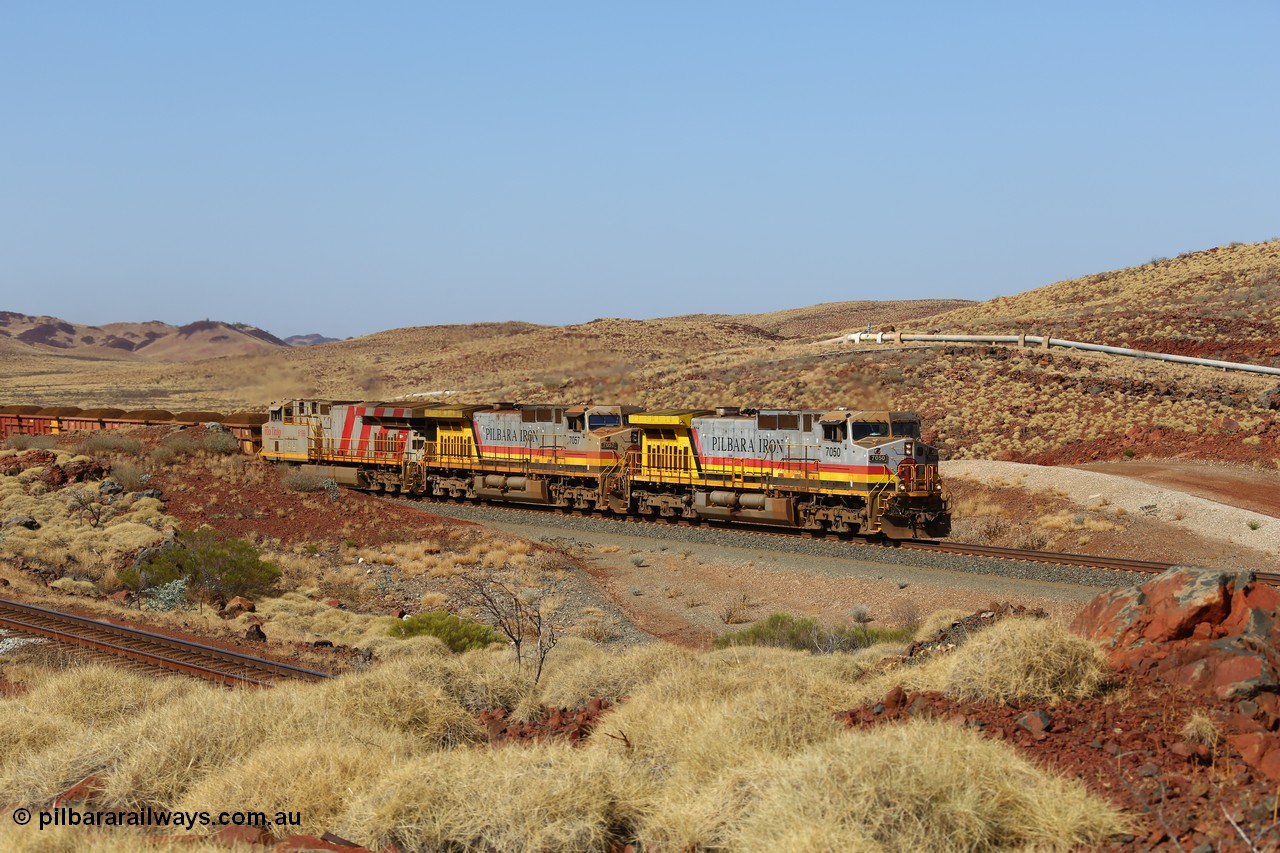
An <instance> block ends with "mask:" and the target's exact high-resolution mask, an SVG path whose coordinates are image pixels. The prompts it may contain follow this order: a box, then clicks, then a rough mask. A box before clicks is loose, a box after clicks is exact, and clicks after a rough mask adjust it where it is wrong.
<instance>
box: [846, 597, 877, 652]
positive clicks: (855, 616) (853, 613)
mask: <svg viewBox="0 0 1280 853" xmlns="http://www.w3.org/2000/svg"><path fill="white" fill-rule="evenodd" d="M849 620H850V621H851V622H854V623H856V624H857V625H858V626H859V627H861V628H862V639H863V645H871V642H870V632H869V631H868V630H867V626H868V625H870V624H871V623H872V622H874V621H875V617H874V616H872V615H871V611H870V610H868V609H867V607H866V605H865V604H855V605H853V607H851V608H850V609H849Z"/></svg>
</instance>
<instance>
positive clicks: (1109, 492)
mask: <svg viewBox="0 0 1280 853" xmlns="http://www.w3.org/2000/svg"><path fill="white" fill-rule="evenodd" d="M942 476H943V477H944V478H947V479H963V480H973V481H976V482H979V483H985V484H988V485H997V486H1016V487H1018V488H1022V489H1027V490H1029V491H1043V492H1057V493H1060V494H1063V495H1064V496H1066V497H1067V498H1068V499H1070V500H1071V501H1073V502H1075V503H1078V504H1081V505H1088V504H1091V503H1095V502H1097V501H1099V500H1106V501H1107V503H1108V504H1109V505H1111V506H1114V507H1122V508H1123V509H1124V510H1125V512H1128V513H1132V514H1135V515H1139V516H1146V517H1149V518H1156V519H1159V520H1160V521H1162V522H1164V523H1166V524H1170V525H1174V526H1176V527H1179V528H1182V529H1184V530H1186V531H1188V532H1190V533H1194V534H1195V535H1196V536H1199V537H1202V538H1205V539H1216V540H1218V541H1220V542H1224V543H1229V544H1231V545H1236V546H1243V547H1247V548H1252V549H1255V550H1258V551H1263V552H1266V553H1269V554H1272V555H1278V556H1280V520H1277V519H1275V518H1272V517H1271V516H1267V515H1262V514H1261V513H1257V512H1252V511H1250V510H1247V509H1239V508H1237V507H1233V506H1228V505H1226V504H1222V503H1218V502H1216V501H1212V500H1209V499H1207V498H1201V497H1196V496H1195V495H1189V494H1186V493H1185V492H1179V491H1175V490H1173V489H1166V488H1162V487H1160V486H1156V485H1152V484H1150V483H1144V482H1141V481H1139V480H1134V479H1131V478H1129V477H1122V476H1118V475H1114V474H1102V473H1099V472H1096V471H1080V470H1076V469H1073V468H1062V467H1048V466H1044V465H1026V464H1023V463H1020V462H994V461H991V460H985V459H984V460H958V461H954V462H943V463H942Z"/></svg>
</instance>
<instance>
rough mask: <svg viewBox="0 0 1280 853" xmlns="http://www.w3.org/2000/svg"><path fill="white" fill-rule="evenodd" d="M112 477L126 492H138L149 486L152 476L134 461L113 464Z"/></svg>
mask: <svg viewBox="0 0 1280 853" xmlns="http://www.w3.org/2000/svg"><path fill="white" fill-rule="evenodd" d="M111 479H113V480H115V481H116V482H117V483H119V484H120V487H121V488H123V489H124V490H125V491H126V492H138V491H141V490H143V489H145V488H146V487H147V481H148V480H149V479H151V478H150V476H149V475H148V474H147V473H146V472H145V471H143V470H142V468H140V467H139V466H137V465H134V464H133V463H132V462H117V463H116V464H115V465H112V466H111Z"/></svg>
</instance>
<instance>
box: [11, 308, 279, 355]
mask: <svg viewBox="0 0 1280 853" xmlns="http://www.w3.org/2000/svg"><path fill="white" fill-rule="evenodd" d="M0 338H5V339H8V340H9V341H11V342H14V343H17V344H19V345H20V346H18V347H10V348H8V349H9V351H11V352H15V353H18V352H23V351H24V350H23V348H22V347H23V346H25V347H30V348H31V349H32V350H34V351H35V352H59V353H64V354H68V355H76V356H79V357H88V358H110V359H119V358H129V357H130V356H132V357H136V358H140V359H145V360H149V361H165V362H175V361H197V360H200V359H204V358H217V357H219V356H227V355H245V354H248V353H251V352H257V351H260V350H264V349H277V348H280V347H285V346H288V344H286V343H285V342H284V341H282V340H280V339H279V338H277V337H276V336H275V335H272V334H271V333H270V332H266V331H263V330H262V329H259V328H257V327H256V326H250V325H248V324H247V323H224V322H220V321H215V320H201V321H198V322H195V323H188V324H187V325H185V326H173V325H170V324H168V323H162V322H160V321H158V320H151V321H147V322H140V323H106V324H104V325H102V326H86V325H82V324H79V323H71V322H68V321H66V320H62V319H59V318H57V317H48V316H30V315H27V314H19V313H17V312H13V311H0Z"/></svg>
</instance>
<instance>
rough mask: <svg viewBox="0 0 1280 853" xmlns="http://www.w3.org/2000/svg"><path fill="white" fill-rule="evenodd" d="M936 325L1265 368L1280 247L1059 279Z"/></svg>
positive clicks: (1279, 341) (933, 323) (1278, 327)
mask: <svg viewBox="0 0 1280 853" xmlns="http://www.w3.org/2000/svg"><path fill="white" fill-rule="evenodd" d="M928 326H929V330H935V329H936V330H938V331H939V332H992V333H1000V334H1016V333H1018V332H1020V331H1022V332H1028V333H1032V334H1044V333H1052V334H1053V335H1054V336H1055V337H1060V338H1069V339H1072V340H1081V341H1089V342H1093V343H1107V344H1113V345H1117V346H1130V347H1134V348H1137V349H1146V350H1153V351H1158V352H1168V353H1176V354H1180V355H1193V356H1200V357H1204V358H1221V359H1227V360H1233V361H1249V362H1262V363H1266V362H1268V361H1269V360H1271V359H1277V358H1280V240H1273V241H1271V242H1268V243H1255V244H1248V245H1246V244H1240V245H1233V246H1220V247H1218V248H1213V249H1205V250H1204V251H1199V252H1187V253H1186V254H1183V255H1179V256H1178V257H1176V258H1159V259H1156V260H1153V261H1152V262H1151V263H1149V264H1144V265H1143V266H1140V267H1130V268H1129V269H1123V270H1113V271H1111V272H1102V273H1097V274H1095V275H1090V276H1085V277H1084V278H1077V279H1072V280H1070V281H1059V282H1055V283H1053V284H1049V285H1046V286H1044V287H1040V288H1036V289H1035V290H1029V291H1027V292H1025V293H1019V294H1017V295H1015V296H1005V297H999V298H997V299H992V300H991V301H989V302H983V303H980V304H976V305H971V306H969V307H966V308H961V309H959V310H956V311H951V312H949V313H946V314H940V315H938V316H936V317H933V318H931V319H930V322H929V324H928ZM920 331H925V330H924V329H921V330H920Z"/></svg>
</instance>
